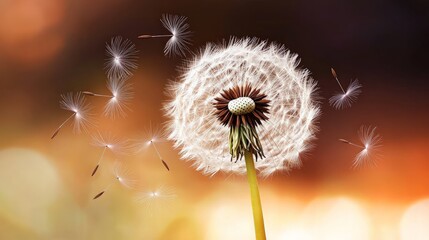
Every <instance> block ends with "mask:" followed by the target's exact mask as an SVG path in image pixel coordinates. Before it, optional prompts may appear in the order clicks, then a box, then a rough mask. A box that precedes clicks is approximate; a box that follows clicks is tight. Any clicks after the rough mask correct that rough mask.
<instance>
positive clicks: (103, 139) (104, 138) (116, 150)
mask: <svg viewBox="0 0 429 240" xmlns="http://www.w3.org/2000/svg"><path fill="white" fill-rule="evenodd" d="M92 139H93V145H95V146H97V147H101V148H103V151H102V152H101V155H100V158H99V159H98V162H97V165H96V166H95V168H94V170H93V171H92V173H91V176H94V175H95V173H96V172H97V170H98V169H99V167H100V164H101V162H102V161H103V158H104V154H105V152H106V150H109V151H110V152H112V153H113V154H118V155H127V154H128V152H129V151H130V149H131V145H130V143H129V142H128V141H124V140H121V139H118V138H116V137H114V136H113V135H112V134H110V133H109V134H107V135H103V134H101V133H99V132H98V133H97V134H95V135H93V136H92Z"/></svg>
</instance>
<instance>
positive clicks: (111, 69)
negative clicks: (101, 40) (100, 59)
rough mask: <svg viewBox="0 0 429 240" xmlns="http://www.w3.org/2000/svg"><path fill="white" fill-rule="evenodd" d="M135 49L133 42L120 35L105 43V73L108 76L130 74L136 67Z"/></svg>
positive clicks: (117, 76)
mask: <svg viewBox="0 0 429 240" xmlns="http://www.w3.org/2000/svg"><path fill="white" fill-rule="evenodd" d="M137 52H138V51H137V50H136V46H135V45H134V43H132V42H131V41H130V40H128V39H122V37H120V36H116V37H113V38H112V39H111V41H110V43H107V44H106V54H107V57H108V59H107V61H106V64H105V65H106V66H105V67H106V73H107V76H108V77H109V78H119V77H125V76H131V75H132V72H133V71H134V70H135V69H136V68H137Z"/></svg>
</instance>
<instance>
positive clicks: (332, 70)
mask: <svg viewBox="0 0 429 240" xmlns="http://www.w3.org/2000/svg"><path fill="white" fill-rule="evenodd" d="M331 72H332V76H334V78H335V80H337V83H338V85H340V88H341V91H343V93H344V94H346V91H344V88H343V86H342V85H341V83H340V81H339V80H338V76H337V73H336V72H335V70H334V69H333V68H331Z"/></svg>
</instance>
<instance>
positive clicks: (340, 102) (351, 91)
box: [329, 68, 362, 109]
mask: <svg viewBox="0 0 429 240" xmlns="http://www.w3.org/2000/svg"><path fill="white" fill-rule="evenodd" d="M331 72H332V75H333V76H334V78H335V80H337V83H338V85H339V86H340V88H341V92H340V93H337V94H335V95H334V96H332V97H331V98H330V99H329V104H330V105H331V106H332V107H334V108H336V109H344V108H346V107H351V106H352V103H354V102H356V100H357V97H358V95H359V94H360V93H361V92H362V91H361V88H362V85H361V84H360V83H359V81H358V80H357V79H356V80H354V81H351V82H350V84H349V86H348V87H347V90H346V91H345V90H344V88H343V86H342V85H341V83H340V81H339V80H338V76H337V73H336V72H335V70H334V69H333V68H331Z"/></svg>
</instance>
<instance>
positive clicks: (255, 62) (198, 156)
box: [164, 38, 320, 175]
mask: <svg viewBox="0 0 429 240" xmlns="http://www.w3.org/2000/svg"><path fill="white" fill-rule="evenodd" d="M298 63H299V60H298V57H297V55H295V54H292V53H290V52H289V51H288V50H286V49H285V48H284V47H283V46H279V45H276V44H268V43H267V42H265V41H260V40H258V39H250V38H246V39H241V40H237V39H232V40H231V41H230V42H229V43H228V44H225V45H214V44H208V45H207V46H206V47H205V48H204V49H203V50H201V53H200V54H199V55H198V56H196V57H195V58H194V59H193V60H192V61H190V62H188V64H187V66H186V67H185V68H184V74H183V76H182V78H181V79H180V80H179V81H177V82H173V83H171V85H170V86H169V87H168V91H167V92H168V94H169V95H170V96H171V99H170V100H169V101H168V102H167V103H166V104H165V106H164V109H165V112H166V115H167V117H168V118H169V122H168V124H167V129H168V132H169V135H168V138H169V139H171V140H174V142H175V147H178V148H180V149H181V151H180V154H181V157H182V159H186V160H190V161H192V162H193V165H194V167H195V168H196V169H197V170H200V171H202V172H203V173H204V174H208V175H213V174H215V173H217V172H218V171H224V172H230V173H245V172H246V167H245V163H244V161H238V162H235V161H232V162H231V155H230V152H229V147H228V135H229V128H228V127H227V126H223V125H222V124H220V123H219V121H218V119H217V116H216V109H215V108H214V107H213V102H214V101H215V100H214V99H215V98H216V97H217V96H218V95H219V94H220V93H221V92H222V91H224V90H225V89H229V88H233V87H235V86H246V84H249V85H250V86H251V87H252V88H254V89H258V90H260V92H261V93H263V94H265V95H266V98H267V99H268V100H270V111H269V114H268V118H269V120H267V121H266V122H264V124H262V125H261V126H260V127H258V129H257V130H258V134H259V138H260V140H261V143H262V145H263V147H264V152H265V156H266V158H264V159H260V160H258V161H257V162H255V167H256V168H257V170H259V171H260V172H264V170H266V171H265V172H267V175H269V174H272V173H273V172H274V171H275V170H276V169H282V170H288V169H290V168H293V167H296V166H298V165H299V164H296V163H297V162H299V156H300V155H301V154H302V153H303V152H305V151H307V150H308V149H309V147H310V145H309V143H310V141H311V140H312V139H314V137H315V136H314V134H315V132H316V126H315V119H316V118H317V116H318V115H319V112H320V108H319V105H318V103H317V102H316V101H315V94H314V93H315V90H316V83H315V81H314V80H313V79H312V78H311V77H310V76H309V71H308V70H302V69H298V68H297V66H298Z"/></svg>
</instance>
